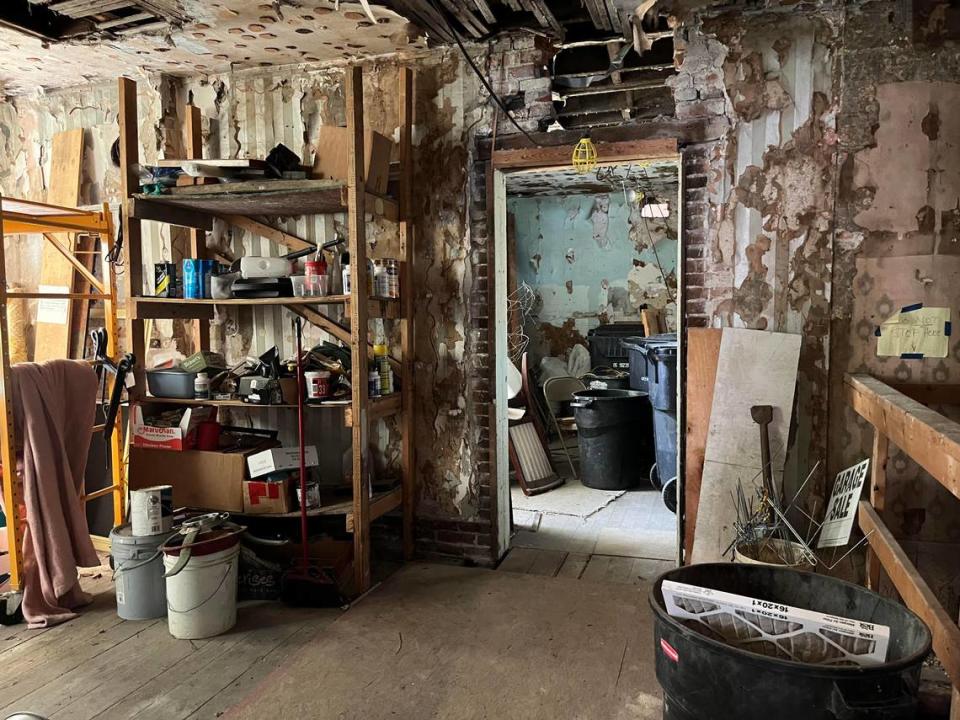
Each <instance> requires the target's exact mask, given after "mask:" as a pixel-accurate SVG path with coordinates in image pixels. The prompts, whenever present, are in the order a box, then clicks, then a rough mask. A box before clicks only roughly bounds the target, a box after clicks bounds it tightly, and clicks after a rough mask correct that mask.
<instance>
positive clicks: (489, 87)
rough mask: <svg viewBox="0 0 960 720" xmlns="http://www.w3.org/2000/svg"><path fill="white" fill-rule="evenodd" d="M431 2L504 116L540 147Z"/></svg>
mask: <svg viewBox="0 0 960 720" xmlns="http://www.w3.org/2000/svg"><path fill="white" fill-rule="evenodd" d="M429 2H430V5H432V6H433V9H434V10H435V11H436V12H437V13H438V14H439V15H440V17H442V18H443V24H444V25H446V26H447V30H449V31H450V34H451V35H453V39H454V40H455V41H456V43H457V47H459V48H460V52H461V53H463V57H464V58H465V59H466V61H467V64H468V65H469V66H470V67H471V68H472V69H473V72H474V73H475V74H476V76H477V77H478V78H480V82H482V83H483V86H484V87H485V88H486V89H487V92H488V93H490V97H491V98H493V101H494V102H495V103H497V105H499V106H500V109H501V110H503V112H504V114H505V115H506V116H507V119H508V120H510V122H512V123H513V124H514V126H515V127H516V128H517V130H519V131H520V132H522V133H523V134H524V135H525V136H526V137H527V140H529V141H530V142H531V143H533V145H534V146H535V147H540V143H538V142H537V141H536V140H534V139H533V136H532V135H530V133H528V132H527V131H526V130H525V129H524V128H523V126H521V125H520V123H518V122H517V121H516V119H515V118H514V117H513V115H511V114H510V110H509V109H507V106H506V105H505V104H504V103H503V100H501V99H500V96H499V95H497V93H496V92H494V90H493V88H492V87H491V86H490V83H489V82H488V81H487V78H486V77H485V76H484V74H483V72H482V71H481V70H480V68H478V67H477V65H476V63H475V62H474V61H473V58H472V57H470V53H468V52H467V48H466V47H464V45H463V40H461V39H460V33H458V32H457V31H456V30H454V29H453V25H452V24H451V23H450V18H449V17H448V16H447V12H446V10H445V9H443V8H441V7H440V6H439V5H437V3H436V1H435V0H429Z"/></svg>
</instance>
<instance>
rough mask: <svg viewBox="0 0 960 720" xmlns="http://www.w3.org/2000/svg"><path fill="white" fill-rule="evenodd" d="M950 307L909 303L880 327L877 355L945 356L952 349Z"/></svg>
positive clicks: (878, 329) (920, 357) (906, 356)
mask: <svg viewBox="0 0 960 720" xmlns="http://www.w3.org/2000/svg"><path fill="white" fill-rule="evenodd" d="M950 333H951V327H950V308H939V307H924V306H923V304H922V303H917V304H916V305H908V306H906V307H904V308H902V309H901V310H900V312H898V313H897V314H896V315H894V316H893V317H891V318H889V319H887V320H884V321H883V323H882V324H881V325H880V327H879V328H877V332H876V335H877V355H879V356H881V357H901V358H905V359H915V360H919V359H923V358H926V357H933V358H942V357H946V356H947V354H948V353H949V352H950Z"/></svg>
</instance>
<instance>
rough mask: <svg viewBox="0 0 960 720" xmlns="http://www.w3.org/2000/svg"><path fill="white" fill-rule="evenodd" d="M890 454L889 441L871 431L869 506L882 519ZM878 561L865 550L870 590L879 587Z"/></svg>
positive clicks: (877, 432)
mask: <svg viewBox="0 0 960 720" xmlns="http://www.w3.org/2000/svg"><path fill="white" fill-rule="evenodd" d="M889 452H890V440H889V439H888V438H887V436H886V435H884V434H883V433H881V432H880V430H879V428H874V430H873V457H872V458H871V460H870V504H871V505H872V506H873V509H874V510H876V511H877V515H879V516H880V517H881V518H883V509H884V506H885V505H886V501H887V458H888V455H889ZM881 569H882V568H881V566H880V560H879V559H878V558H877V555H876V553H874V552H873V550H871V549H869V548H868V549H867V586H868V587H869V588H870V589H871V590H878V589H879V587H880V570H881Z"/></svg>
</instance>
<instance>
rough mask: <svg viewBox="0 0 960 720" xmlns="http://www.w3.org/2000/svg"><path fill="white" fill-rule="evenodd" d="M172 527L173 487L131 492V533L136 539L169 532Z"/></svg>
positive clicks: (150, 488)
mask: <svg viewBox="0 0 960 720" xmlns="http://www.w3.org/2000/svg"><path fill="white" fill-rule="evenodd" d="M172 526H173V486H172V485H155V486H154V487H149V488H143V489H142V490H131V491H130V531H131V534H132V535H133V536H134V537H144V536H146V535H157V534H158V533H165V532H169V531H170V528H171V527H172Z"/></svg>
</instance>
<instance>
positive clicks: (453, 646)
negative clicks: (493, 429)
mask: <svg viewBox="0 0 960 720" xmlns="http://www.w3.org/2000/svg"><path fill="white" fill-rule="evenodd" d="M571 567H572V565H571ZM516 569H517V570H518V572H513V571H510V568H509V566H506V567H505V566H504V565H501V568H500V569H499V570H496V571H494V570H485V569H480V568H463V567H453V566H446V565H428V564H417V563H413V564H408V565H406V566H404V567H403V568H401V569H400V570H399V571H398V572H396V573H395V574H393V575H392V576H391V577H389V578H388V579H387V580H386V581H384V582H383V583H382V584H381V585H379V586H377V587H375V589H374V590H373V591H372V592H370V593H369V594H368V595H367V596H365V597H364V598H362V599H361V600H360V601H358V602H357V603H355V604H354V605H353V606H352V607H350V608H349V609H348V610H346V611H342V610H305V609H293V608H288V607H285V606H283V605H281V604H278V603H261V604H255V605H246V606H243V607H241V608H240V609H239V621H238V624H237V626H236V628H235V629H234V630H232V631H230V632H229V633H227V634H225V635H221V636H219V637H215V638H211V639H208V640H195V641H186V640H175V639H174V638H172V637H171V636H170V634H169V633H168V632H167V628H166V622H165V621H164V620H153V621H140V622H127V621H122V620H120V619H119V618H118V617H117V616H116V612H115V606H114V598H113V587H112V582H111V581H110V579H109V571H107V570H106V569H104V572H102V573H101V574H100V576H99V577H88V578H84V581H83V583H84V586H85V587H86V588H87V589H88V590H89V591H90V592H93V593H94V594H95V596H96V599H95V601H94V603H93V605H92V606H90V607H88V608H86V609H84V610H83V612H82V614H81V615H80V617H79V618H77V619H75V620H73V621H71V622H68V623H65V624H63V625H59V626H56V627H53V628H49V629H43V630H28V629H26V627H25V626H17V627H8V628H2V630H0V667H3V672H2V674H0V717H6V716H7V715H9V714H11V713H12V712H14V711H18V710H19V711H31V712H35V713H38V714H40V715H42V716H44V717H48V718H50V719H51V720H92V719H93V718H97V719H98V720H126V719H127V718H144V719H155V720H186V719H187V718H189V719H190V720H213V719H214V718H230V719H234V720H242V719H243V720H245V719H249V720H253V719H254V718H255V719H256V720H262V719H263V718H267V717H270V718H283V719H289V720H301V719H302V718H311V719H315V720H325V719H327V718H330V719H331V720H333V719H337V720H341V719H347V720H350V719H356V720H360V719H361V718H363V719H364V720H379V719H380V718H393V719H396V718H401V719H409V720H424V719H426V718H436V719H445V718H457V719H458V720H471V719H477V720H479V719H481V718H491V719H493V718H525V719H530V720H540V719H543V720H560V719H563V718H611V719H614V720H654V719H655V718H660V717H661V712H662V711H661V701H660V692H659V688H658V686H657V682H656V678H655V677H654V670H653V652H652V643H653V634H652V633H653V630H652V618H651V613H650V611H649V609H648V607H647V593H648V592H649V584H648V583H647V582H646V581H645V580H642V579H639V578H634V577H632V575H631V573H630V572H629V571H628V572H625V573H624V572H620V573H617V572H610V573H609V574H608V575H607V576H603V574H601V573H597V576H596V577H592V576H588V575H587V574H586V573H578V574H577V575H576V577H579V578H580V579H575V578H574V577H565V576H558V577H544V576H543V575H542V574H537V573H533V574H527V572H528V570H529V568H528V569H524V568H521V567H517V568H516ZM621 570H622V568H621ZM549 574H555V573H549ZM627 583H631V584H627Z"/></svg>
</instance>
